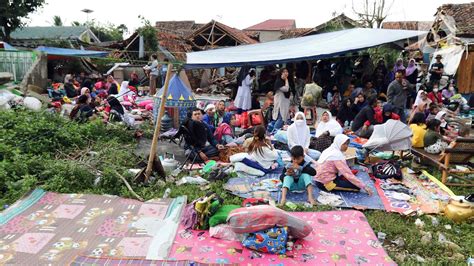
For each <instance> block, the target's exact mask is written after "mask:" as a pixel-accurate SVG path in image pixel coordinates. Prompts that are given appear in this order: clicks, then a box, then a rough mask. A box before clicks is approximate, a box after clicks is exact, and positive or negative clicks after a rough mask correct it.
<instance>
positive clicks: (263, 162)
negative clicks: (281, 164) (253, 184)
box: [242, 125, 280, 173]
mask: <svg viewBox="0 0 474 266" xmlns="http://www.w3.org/2000/svg"><path fill="white" fill-rule="evenodd" d="M265 132H266V130H265V127H264V126H262V125H259V126H257V127H255V130H254V132H253V140H252V142H251V143H250V145H249V148H248V154H249V156H248V159H247V158H246V159H244V160H242V163H244V164H246V165H247V166H250V167H252V168H255V169H258V170H260V171H262V172H264V173H268V172H270V171H271V170H273V169H275V168H276V167H277V165H278V164H277V163H276V160H278V158H279V157H280V155H279V154H278V152H277V150H275V149H274V148H273V146H272V144H271V142H270V140H268V139H267V138H266V137H265Z"/></svg>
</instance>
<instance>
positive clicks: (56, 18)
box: [53, 16, 63, 27]
mask: <svg viewBox="0 0 474 266" xmlns="http://www.w3.org/2000/svg"><path fill="white" fill-rule="evenodd" d="M53 25H54V26H56V27H61V26H62V25H63V21H62V19H61V17H60V16H54V17H53Z"/></svg>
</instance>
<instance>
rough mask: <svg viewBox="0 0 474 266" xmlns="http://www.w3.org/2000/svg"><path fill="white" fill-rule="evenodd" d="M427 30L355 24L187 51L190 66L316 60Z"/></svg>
mask: <svg viewBox="0 0 474 266" xmlns="http://www.w3.org/2000/svg"><path fill="white" fill-rule="evenodd" d="M424 34H426V32H423V31H408V30H387V29H367V28H354V29H348V30H341V31H334V32H328V33H321V34H316V35H311V36H306V37H300V38H294V39H286V40H281V41H273V42H266V43H257V44H248V45H241V46H236V47H230V48H222V49H215V50H208V51H202V52H191V53H187V54H186V56H187V61H186V68H211V67H212V68H215V67H225V66H244V65H251V66H256V65H266V64H277V63H286V62H292V61H300V60H316V59H323V58H329V57H333V56H337V55H340V54H345V53H348V52H354V51H359V50H363V49H367V48H370V47H374V46H378V45H381V44H385V43H391V42H395V41H399V40H405V39H410V38H413V37H417V36H421V35H424Z"/></svg>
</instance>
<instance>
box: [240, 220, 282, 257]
mask: <svg viewBox="0 0 474 266" xmlns="http://www.w3.org/2000/svg"><path fill="white" fill-rule="evenodd" d="M287 239H288V232H287V228H286V227H277V226H275V227H272V228H269V229H266V230H262V231H259V232H255V233H249V234H247V235H246V237H245V239H244V241H242V245H243V246H244V247H246V248H249V249H253V250H256V251H259V252H264V253H270V254H280V255H283V254H285V253H286V241H287Z"/></svg>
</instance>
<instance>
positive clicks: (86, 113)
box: [69, 94, 94, 123]
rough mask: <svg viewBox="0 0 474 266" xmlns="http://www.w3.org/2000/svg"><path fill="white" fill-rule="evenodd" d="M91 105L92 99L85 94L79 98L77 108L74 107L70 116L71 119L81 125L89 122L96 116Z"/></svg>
mask: <svg viewBox="0 0 474 266" xmlns="http://www.w3.org/2000/svg"><path fill="white" fill-rule="evenodd" d="M89 104H90V99H89V98H88V97H87V95H85V94H84V95H81V96H79V98H78V99H77V103H76V106H74V108H73V109H72V111H71V113H70V114H69V118H71V120H74V121H77V122H79V123H84V122H87V121H88V120H89V118H90V117H92V115H93V114H94V109H92V108H91V107H90V105H89Z"/></svg>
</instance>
